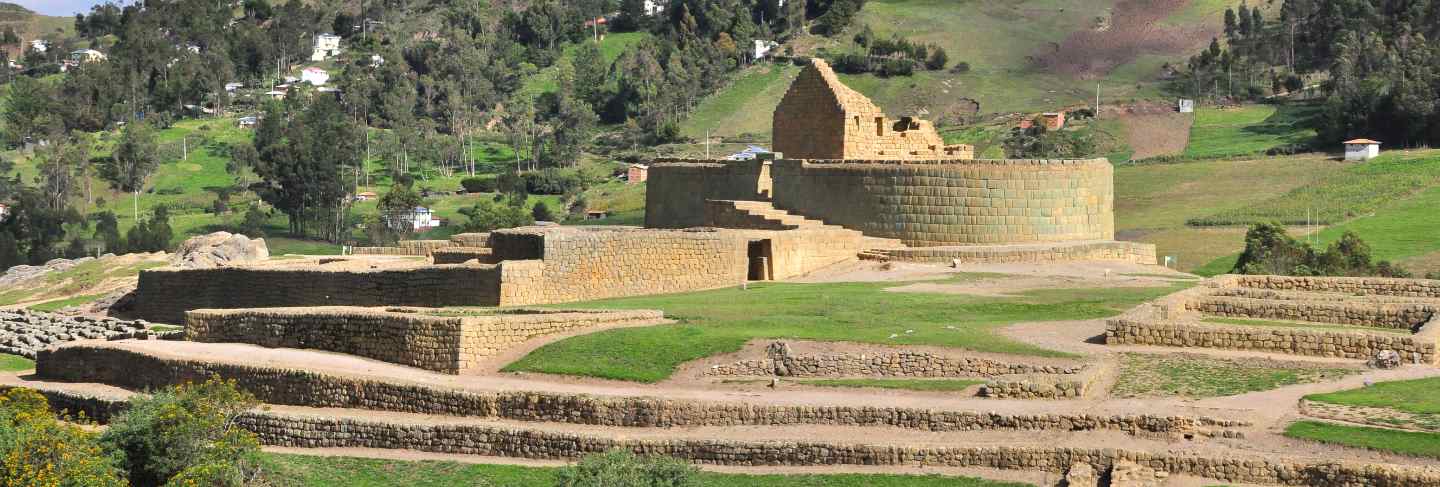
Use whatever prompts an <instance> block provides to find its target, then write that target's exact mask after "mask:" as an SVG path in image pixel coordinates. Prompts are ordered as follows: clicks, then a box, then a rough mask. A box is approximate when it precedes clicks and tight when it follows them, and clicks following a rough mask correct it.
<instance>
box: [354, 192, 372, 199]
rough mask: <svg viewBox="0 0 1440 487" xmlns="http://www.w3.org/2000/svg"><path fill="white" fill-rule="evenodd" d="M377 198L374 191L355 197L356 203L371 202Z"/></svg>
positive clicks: (361, 193)
mask: <svg viewBox="0 0 1440 487" xmlns="http://www.w3.org/2000/svg"><path fill="white" fill-rule="evenodd" d="M376 197H377V195H376V194H375V192H374V191H362V192H360V193H358V194H356V195H355V201H370V200H373V199H375V198H376Z"/></svg>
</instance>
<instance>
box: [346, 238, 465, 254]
mask: <svg viewBox="0 0 1440 487" xmlns="http://www.w3.org/2000/svg"><path fill="white" fill-rule="evenodd" d="M453 245H455V244H454V243H453V242H451V241H449V240H401V241H400V242H399V243H398V244H396V245H395V246H393V247H351V248H350V253H352V254H355V255H418V256H424V257H429V256H430V253H431V252H434V251H435V249H442V248H445V247H450V246H453Z"/></svg>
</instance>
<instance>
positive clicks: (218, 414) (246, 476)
mask: <svg viewBox="0 0 1440 487" xmlns="http://www.w3.org/2000/svg"><path fill="white" fill-rule="evenodd" d="M256 404H257V401H256V400H255V398H254V397H253V396H251V395H250V394H249V393H246V392H244V391H242V390H240V389H239V388H238V387H236V385H235V382H234V381H233V380H230V381H226V380H221V379H220V378H219V377H212V378H211V379H209V380H207V381H205V382H203V383H199V384H194V383H186V384H183V385H180V386H176V387H173V388H169V389H165V390H162V391H159V392H156V393H154V394H152V395H150V396H149V397H136V398H134V399H131V401H130V407H129V408H127V409H126V410H125V412H124V413H122V414H121V415H120V416H118V417H116V418H114V419H113V420H112V421H111V422H110V426H109V428H108V429H106V431H105V433H104V434H103V435H102V436H101V437H100V441H101V443H102V444H104V445H106V446H107V447H109V448H110V449H111V450H113V451H118V452H120V453H121V454H122V458H123V466H124V468H125V470H126V471H128V472H129V474H130V481H131V482H132V483H133V484H134V485H161V484H166V485H207V486H217V487H240V486H243V485H247V483H248V482H249V481H251V480H253V478H254V477H255V476H256V473H257V472H258V469H257V464H258V460H259V459H258V455H259V452H260V443H259V441H258V440H257V439H256V438H255V435H254V434H252V433H250V432H248V431H245V430H244V429H243V428H241V427H240V426H239V424H238V421H236V420H237V418H239V416H240V415H241V414H244V413H245V412H246V411H247V410H249V409H250V408H252V407H254V406H255V405H256ZM167 482H168V483H167Z"/></svg>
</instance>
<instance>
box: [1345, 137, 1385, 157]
mask: <svg viewBox="0 0 1440 487" xmlns="http://www.w3.org/2000/svg"><path fill="white" fill-rule="evenodd" d="M1379 155H1380V142H1378V141H1374V140H1370V139H1355V140H1347V141H1345V160H1347V161H1368V160H1371V159H1374V158H1376V157H1377V156H1379Z"/></svg>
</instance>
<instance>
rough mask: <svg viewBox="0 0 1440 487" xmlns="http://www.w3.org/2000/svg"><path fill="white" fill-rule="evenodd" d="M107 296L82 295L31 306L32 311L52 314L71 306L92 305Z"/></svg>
mask: <svg viewBox="0 0 1440 487" xmlns="http://www.w3.org/2000/svg"><path fill="white" fill-rule="evenodd" d="M105 296H106V295H105V294H82V295H80V296H73V297H69V298H65V299H57V300H55V301H48V302H44V303H40V304H37V305H34V306H31V307H30V309H32V310H35V311H44V312H46V313H50V312H54V311H59V310H62V309H65V308H69V307H71V306H79V305H82V304H88V303H92V302H95V300H98V299H100V298H103V297H105Z"/></svg>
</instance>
